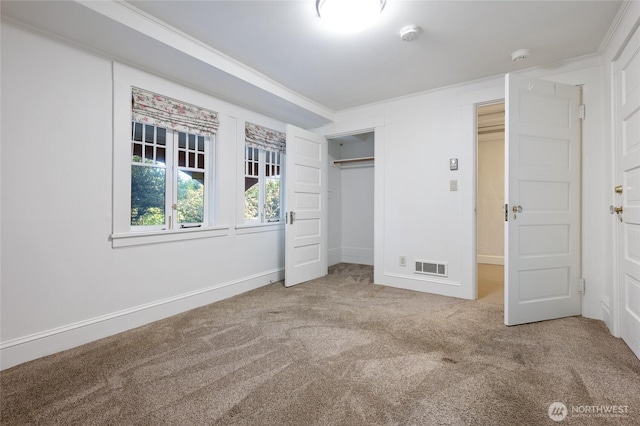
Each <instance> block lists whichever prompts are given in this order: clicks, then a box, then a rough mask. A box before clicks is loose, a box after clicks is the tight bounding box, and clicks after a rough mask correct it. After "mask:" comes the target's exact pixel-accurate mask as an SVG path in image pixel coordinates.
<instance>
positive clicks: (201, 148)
mask: <svg viewBox="0 0 640 426" xmlns="http://www.w3.org/2000/svg"><path fill="white" fill-rule="evenodd" d="M198 151H200V152H204V136H198Z"/></svg>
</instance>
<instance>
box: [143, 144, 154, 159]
mask: <svg viewBox="0 0 640 426" xmlns="http://www.w3.org/2000/svg"><path fill="white" fill-rule="evenodd" d="M144 158H145V160H149V161H150V162H153V145H145V147H144ZM145 162H146V161H145Z"/></svg>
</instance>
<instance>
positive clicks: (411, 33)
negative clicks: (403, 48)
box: [400, 25, 421, 41]
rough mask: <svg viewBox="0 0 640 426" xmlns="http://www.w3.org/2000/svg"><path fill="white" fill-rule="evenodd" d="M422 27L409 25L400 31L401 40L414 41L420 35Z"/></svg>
mask: <svg viewBox="0 0 640 426" xmlns="http://www.w3.org/2000/svg"><path fill="white" fill-rule="evenodd" d="M420 31H421V29H420V27H419V26H417V25H407V26H406V27H403V28H402V29H401V30H400V39H401V40H402V41H413V40H415V39H416V38H418V34H420Z"/></svg>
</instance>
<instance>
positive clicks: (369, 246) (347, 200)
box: [327, 131, 374, 283]
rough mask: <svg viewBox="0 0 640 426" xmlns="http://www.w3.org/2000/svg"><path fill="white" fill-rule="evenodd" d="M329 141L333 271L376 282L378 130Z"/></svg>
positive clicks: (329, 246)
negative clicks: (376, 165)
mask: <svg viewBox="0 0 640 426" xmlns="http://www.w3.org/2000/svg"><path fill="white" fill-rule="evenodd" d="M328 141H329V173H328V206H327V207H328V208H327V209H328V257H327V258H328V266H329V273H350V274H351V275H353V276H357V275H360V276H361V279H360V280H359V281H360V282H364V281H370V282H371V283H373V264H374V256H373V253H374V252H373V242H374V238H373V235H374V222H373V217H374V216H373V210H374V133H373V131H371V132H366V133H361V134H354V135H347V136H340V137H335V138H330V139H328Z"/></svg>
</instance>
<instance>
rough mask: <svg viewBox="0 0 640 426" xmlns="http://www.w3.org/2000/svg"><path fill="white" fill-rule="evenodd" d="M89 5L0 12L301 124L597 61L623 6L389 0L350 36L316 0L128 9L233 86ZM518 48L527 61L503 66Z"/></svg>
mask: <svg viewBox="0 0 640 426" xmlns="http://www.w3.org/2000/svg"><path fill="white" fill-rule="evenodd" d="M91 3H92V2H86V4H82V3H74V2H63V1H50V2H33V1H22V2H12V1H6V0H3V1H2V3H1V10H2V14H3V17H4V18H6V19H10V20H11V21H13V22H20V23H24V24H26V25H29V26H31V27H35V28H37V29H39V30H42V31H45V32H47V33H50V34H54V35H56V36H58V37H61V38H63V39H65V40H69V41H72V42H73V43H76V44H81V45H82V46H85V47H88V48H90V49H92V50H94V51H97V52H99V53H101V54H103V55H106V56H108V57H111V58H114V59H118V60H121V61H123V62H125V63H130V64H133V65H136V66H140V67H142V68H144V69H147V70H152V71H154V72H156V73H158V74H160V75H163V76H168V77H170V78H173V79H176V80H178V81H181V82H183V83H185V84H188V85H190V86H192V87H195V88H199V89H202V90H203V91H206V92H208V93H212V94H214V95H218V96H220V97H222V98H223V99H227V100H230V101H233V102H236V103H239V104H241V105H245V106H250V107H252V108H254V109H256V108H257V109H258V110H260V111H262V112H270V113H271V115H273V116H275V117H276V118H281V119H285V120H288V121H289V122H293V123H294V124H298V125H302V126H306V127H309V126H313V125H321V124H324V122H327V121H329V120H331V118H332V114H334V113H335V112H337V111H341V110H344V109H349V108H353V107H357V106H361V105H365V104H369V103H374V102H379V101H383V100H387V99H391V98H395V97H399V96H404V95H409V94H412V93H416V92H421V91H426V90H430V89H434V88H438V87H443V86H448V85H453V84H457V83H461V82H465V81H470V80H477V79H482V78H485V77H490V76H496V75H501V74H504V73H507V72H511V71H516V70H520V69H523V68H530V67H536V66H549V65H551V64H556V63H558V62H562V61H565V60H567V59H571V58H577V57H582V56H589V55H596V54H598V53H599V52H600V50H601V46H602V44H603V41H604V40H605V39H606V35H607V31H608V29H609V27H610V25H611V24H612V22H613V21H614V18H615V16H616V13H617V11H618V9H619V7H620V5H621V3H622V2H621V1H613V0H599V1H580V0H572V1H524V0H508V1H495V0H494V1H453V0H449V1H433V0H422V1H400V0H387V5H386V7H385V9H384V11H383V12H382V14H381V16H380V19H379V21H378V22H377V23H376V25H375V26H374V27H372V28H369V29H367V30H365V31H363V32H361V33H356V34H350V35H345V34H336V33H332V32H330V31H329V30H328V29H326V28H325V27H324V26H323V24H322V22H321V20H320V19H319V18H318V16H317V14H316V10H315V0H290V1H270V0H262V1H202V0H200V1H188V0H183V1H166V0H165V1H151V0H145V1H129V2H128V3H129V4H130V5H132V6H133V8H131V7H130V6H129V5H127V6H129V7H127V10H129V11H135V12H136V13H138V14H139V13H140V11H139V10H141V11H143V12H144V13H143V15H145V13H146V14H149V15H151V18H152V19H151V22H153V23H154V24H155V25H157V26H160V27H163V28H167V24H168V26H169V27H170V28H172V29H177V30H179V31H180V32H182V33H184V34H186V35H188V36H190V37H191V38H192V39H191V40H192V41H194V42H196V43H203V44H204V45H206V46H205V47H206V48H208V49H209V48H212V49H213V50H215V51H218V52H221V53H222V54H223V57H229V58H232V60H235V61H238V62H240V63H242V64H244V65H243V66H248V67H249V68H250V69H249V70H247V69H246V67H244V68H242V70H243V74H247V75H249V74H251V75H250V76H248V77H242V76H241V77H240V78H237V77H235V76H233V75H231V74H232V73H230V72H229V70H221V69H220V67H216V66H212V63H211V62H209V63H207V61H206V60H202V58H199V57H197V55H193V54H189V53H186V52H184V51H183V50H182V51H176V49H175V47H174V46H172V45H171V43H168V42H166V41H163V40H160V37H158V36H154V35H153V32H152V31H150V30H148V31H143V30H142V29H140V28H138V27H136V26H135V25H133V24H131V23H128V22H127V20H126V19H125V18H126V14H124V13H121V11H118V13H110V12H109V13H107V12H104V11H101V10H99V9H100V7H102V6H100V7H98V6H96V3H95V2H93V4H91ZM103 3H104V2H103ZM120 9H122V7H120ZM136 9H139V10H136ZM147 18H149V17H148V16H147ZM158 20H159V21H162V22H159V21H158ZM409 24H414V25H419V26H420V27H421V28H422V29H423V32H422V33H421V34H420V37H419V38H418V39H417V40H415V41H413V42H403V41H401V40H400V36H399V32H400V29H401V28H402V27H403V26H405V25H409ZM156 33H158V32H156ZM158 34H159V33H158ZM193 39H195V40H193ZM520 48H528V49H530V50H531V55H530V57H529V58H528V59H527V60H525V61H521V62H517V63H515V62H512V61H511V52H513V51H514V50H517V49H520ZM167 59H169V60H167ZM214 65H215V64H214ZM261 82H264V83H261Z"/></svg>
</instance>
